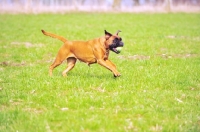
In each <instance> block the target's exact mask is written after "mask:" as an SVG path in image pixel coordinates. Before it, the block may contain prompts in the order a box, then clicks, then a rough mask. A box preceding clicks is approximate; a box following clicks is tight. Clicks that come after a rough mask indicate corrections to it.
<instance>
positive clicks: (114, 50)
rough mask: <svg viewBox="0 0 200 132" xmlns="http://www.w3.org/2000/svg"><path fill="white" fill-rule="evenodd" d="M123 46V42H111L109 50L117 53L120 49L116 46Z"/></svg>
mask: <svg viewBox="0 0 200 132" xmlns="http://www.w3.org/2000/svg"><path fill="white" fill-rule="evenodd" d="M123 46H124V43H123V42H121V41H120V42H119V43H114V44H111V45H110V46H109V49H110V50H111V51H113V52H115V53H116V54H119V53H120V51H119V50H117V47H123Z"/></svg>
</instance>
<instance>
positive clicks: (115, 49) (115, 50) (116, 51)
mask: <svg viewBox="0 0 200 132" xmlns="http://www.w3.org/2000/svg"><path fill="white" fill-rule="evenodd" d="M110 50H112V51H113V52H115V53H116V54H119V53H120V51H118V50H117V48H112V49H110Z"/></svg>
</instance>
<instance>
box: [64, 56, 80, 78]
mask: <svg viewBox="0 0 200 132" xmlns="http://www.w3.org/2000/svg"><path fill="white" fill-rule="evenodd" d="M76 60H77V59H76V58H74V57H69V58H67V68H66V69H65V70H64V71H63V72H62V75H63V76H66V74H67V72H69V71H70V70H71V69H73V68H74V66H75V64H76Z"/></svg>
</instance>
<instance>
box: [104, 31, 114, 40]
mask: <svg viewBox="0 0 200 132" xmlns="http://www.w3.org/2000/svg"><path fill="white" fill-rule="evenodd" d="M111 36H112V34H111V33H109V32H107V31H106V30H105V38H106V40H107V39H109V38H110V37H111Z"/></svg>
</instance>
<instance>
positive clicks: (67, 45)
mask: <svg viewBox="0 0 200 132" xmlns="http://www.w3.org/2000/svg"><path fill="white" fill-rule="evenodd" d="M119 32H120V31H119V30H118V31H117V33H116V34H114V35H112V34H111V33H109V32H107V31H106V30H105V36H103V37H99V38H95V39H92V40H88V41H69V40H67V39H65V38H64V37H62V36H58V35H56V34H52V33H49V32H46V31H44V30H42V33H43V34H44V35H46V36H50V37H53V38H57V39H59V40H61V41H62V42H63V43H64V44H63V46H62V47H61V48H60V50H59V51H58V54H57V57H56V59H55V61H54V62H53V64H52V65H51V66H50V67H49V74H50V76H52V72H53V69H54V68H55V67H57V66H59V65H60V64H61V63H62V62H63V61H64V60H67V68H66V69H65V70H64V71H63V72H62V75H63V76H66V74H67V72H69V71H70V70H71V69H72V68H73V67H74V66H75V64H76V61H77V59H78V60H80V61H82V62H85V63H87V64H88V65H90V64H93V63H98V64H100V65H101V66H103V67H105V68H107V69H108V70H110V71H111V72H113V74H114V77H119V76H120V73H119V72H118V71H117V69H116V66H115V64H113V63H112V62H111V61H110V60H109V59H108V56H109V50H111V51H113V52H115V53H117V54H118V53H119V51H118V50H117V49H116V48H117V47H123V46H124V43H123V42H122V39H121V37H119V36H118V33H119Z"/></svg>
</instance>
